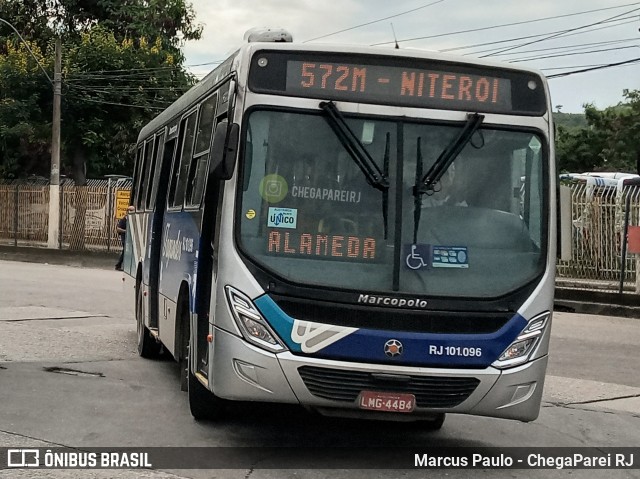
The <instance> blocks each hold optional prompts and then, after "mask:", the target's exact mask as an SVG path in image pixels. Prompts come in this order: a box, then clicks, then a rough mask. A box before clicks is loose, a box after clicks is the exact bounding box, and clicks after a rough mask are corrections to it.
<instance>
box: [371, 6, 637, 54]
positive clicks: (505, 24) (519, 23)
mask: <svg viewBox="0 0 640 479" xmlns="http://www.w3.org/2000/svg"><path fill="white" fill-rule="evenodd" d="M634 5H640V2H634V3H628V4H625V5H618V6H616V7H606V8H596V9H594V10H586V11H584V12H574V13H567V14H564V15H554V16H552V17H544V18H537V19H535V20H524V21H521V22H512V23H503V24H501V25H493V26H490V27H480V28H471V29H468V30H458V31H455V32H448V33H439V34H437V35H428V36H424V37H414V38H407V39H404V40H398V42H412V41H415V40H426V39H429V38H440V37H447V36H451V35H460V34H462V33H472V32H480V31H484V30H492V29H494V28H503V27H512V26H515V25H524V24H530V23H536V22H543V21H546V20H556V19H558V18H566V17H574V16H577V15H586V14H588V13H594V12H602V11H605V10H612V9H616V8H623V7H629V6H634ZM391 43H394V42H380V43H372V44H371V46H378V45H388V44H391Z"/></svg>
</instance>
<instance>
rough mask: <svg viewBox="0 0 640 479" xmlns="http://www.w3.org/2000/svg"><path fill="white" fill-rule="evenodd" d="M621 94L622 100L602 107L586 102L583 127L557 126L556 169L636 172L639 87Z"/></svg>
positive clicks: (639, 157)
mask: <svg viewBox="0 0 640 479" xmlns="http://www.w3.org/2000/svg"><path fill="white" fill-rule="evenodd" d="M623 95H624V97H625V99H626V101H625V102H621V103H619V104H618V105H616V106H612V107H609V108H605V109H604V110H598V109H597V108H596V107H595V106H594V105H592V104H586V105H585V106H584V108H585V119H586V122H587V125H586V126H585V127H574V128H571V127H566V126H558V127H557V135H556V157H557V159H558V161H557V162H558V170H559V171H573V172H577V171H578V172H579V171H626V172H638V162H640V90H625V91H624V92H623Z"/></svg>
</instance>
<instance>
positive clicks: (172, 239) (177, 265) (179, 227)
mask: <svg viewBox="0 0 640 479" xmlns="http://www.w3.org/2000/svg"><path fill="white" fill-rule="evenodd" d="M197 220H198V216H197V215H194V214H193V213H189V212H182V211H167V213H166V214H165V217H164V221H163V225H162V231H161V247H160V248H161V251H160V270H159V282H158V292H159V294H160V295H161V296H163V297H164V298H166V302H168V304H169V306H168V310H167V311H164V305H163V303H165V301H164V300H162V299H161V305H160V321H159V324H158V330H159V331H158V333H159V337H160V339H161V341H162V343H163V344H164V345H165V347H166V348H167V349H168V350H169V351H170V352H171V353H172V354H174V355H175V351H176V349H177V347H178V345H177V344H176V340H178V339H179V338H177V334H176V326H177V321H176V320H177V318H176V315H177V314H178V308H177V303H178V300H179V297H178V295H179V293H180V287H181V285H182V284H183V283H185V284H186V285H187V287H188V293H189V295H188V297H187V298H186V299H187V300H188V301H189V311H192V310H193V305H192V296H193V294H192V292H193V285H194V284H195V282H196V276H197V275H196V271H197V266H198V263H197V247H198V243H199V237H200V232H199V227H198V223H199V221H197ZM171 306H173V307H171Z"/></svg>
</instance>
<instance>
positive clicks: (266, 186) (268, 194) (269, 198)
mask: <svg viewBox="0 0 640 479" xmlns="http://www.w3.org/2000/svg"><path fill="white" fill-rule="evenodd" d="M287 193H289V185H287V180H285V179H284V178H283V177H282V176H280V175H275V174H273V175H267V176H265V177H264V178H262V181H260V196H262V198H263V199H264V200H265V201H266V202H268V203H271V204H275V203H279V202H280V201H282V200H284V199H285V197H286V196H287Z"/></svg>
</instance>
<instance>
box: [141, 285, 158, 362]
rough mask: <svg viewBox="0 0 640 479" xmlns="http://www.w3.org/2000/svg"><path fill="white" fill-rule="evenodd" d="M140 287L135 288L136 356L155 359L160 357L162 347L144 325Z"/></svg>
mask: <svg viewBox="0 0 640 479" xmlns="http://www.w3.org/2000/svg"><path fill="white" fill-rule="evenodd" d="M142 304H143V299H142V287H141V285H138V287H137V288H136V332H137V336H138V354H139V355H140V356H142V357H143V358H147V359H155V358H157V357H158V356H159V355H160V351H161V349H162V345H161V344H160V343H159V342H158V341H156V339H155V338H154V337H153V336H152V335H151V333H150V332H149V330H148V329H147V327H146V326H145V324H144V314H143V312H142Z"/></svg>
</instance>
